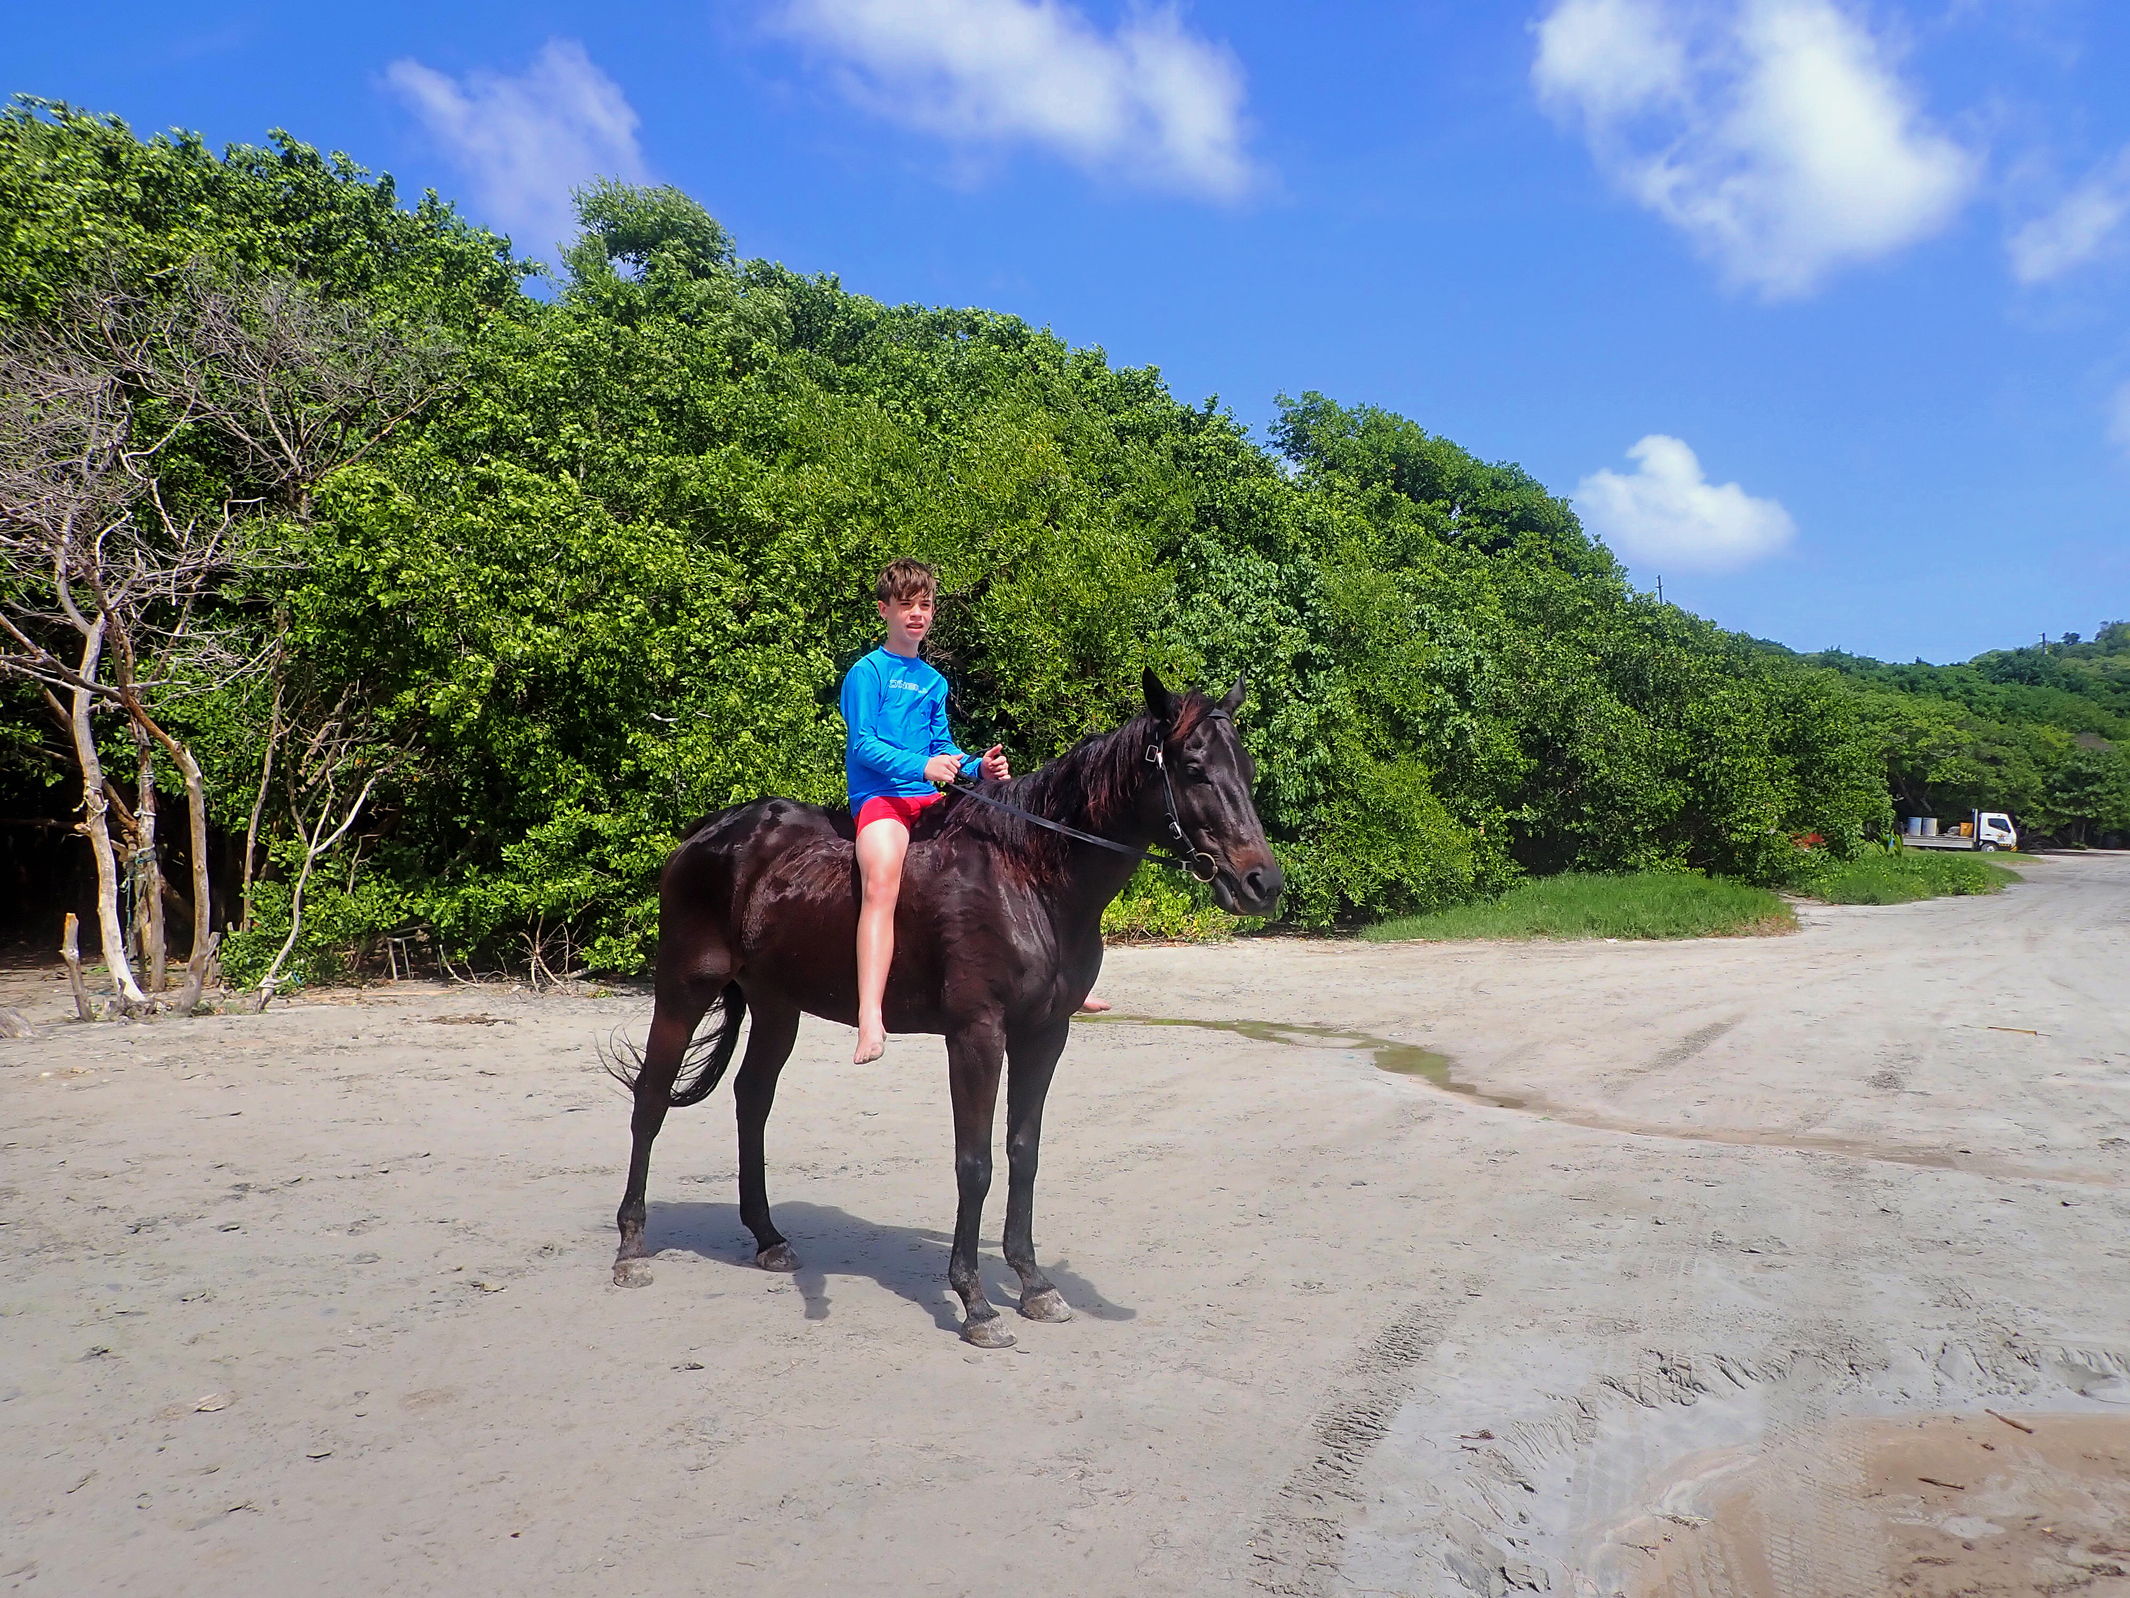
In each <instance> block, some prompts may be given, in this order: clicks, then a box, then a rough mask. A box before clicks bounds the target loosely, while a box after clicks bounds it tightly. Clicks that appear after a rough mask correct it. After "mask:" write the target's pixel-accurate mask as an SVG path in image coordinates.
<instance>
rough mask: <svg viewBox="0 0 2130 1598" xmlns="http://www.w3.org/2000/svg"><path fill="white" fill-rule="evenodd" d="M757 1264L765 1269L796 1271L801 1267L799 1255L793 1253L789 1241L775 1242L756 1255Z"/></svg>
mask: <svg viewBox="0 0 2130 1598" xmlns="http://www.w3.org/2000/svg"><path fill="white" fill-rule="evenodd" d="M754 1262H755V1264H757V1265H759V1266H761V1267H762V1269H763V1270H765V1271H786V1272H789V1271H795V1270H797V1269H798V1268H799V1256H798V1255H796V1254H794V1253H792V1251H791V1245H790V1244H789V1243H773V1244H771V1245H770V1246H769V1247H768V1248H765V1249H763V1250H762V1252H761V1253H759V1254H757V1255H755V1257H754Z"/></svg>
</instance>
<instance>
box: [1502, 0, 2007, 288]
mask: <svg viewBox="0 0 2130 1598" xmlns="http://www.w3.org/2000/svg"><path fill="white" fill-rule="evenodd" d="M1535 31H1536V33H1537V37H1538V51H1537V55H1536V58H1535V59H1534V60H1533V62H1532V67H1531V77H1532V83H1533V85H1534V86H1535V88H1536V90H1537V93H1538V97H1539V101H1540V103H1541V104H1542V105H1543V106H1544V107H1545V108H1546V109H1547V110H1548V111H1550V112H1551V113H1552V114H1553V115H1554V116H1555V117H1557V118H1558V119H1559V120H1561V121H1562V122H1564V123H1567V124H1570V125H1572V126H1575V127H1578V128H1579V129H1580V130H1581V132H1582V134H1583V136H1584V139H1585V141H1586V142H1587V143H1588V144H1589V146H1590V150H1591V153H1592V154H1593V155H1594V156H1595V157H1596V159H1597V162H1598V165H1599V167H1600V168H1601V169H1602V170H1603V171H1604V172H1605V174H1606V175H1607V177H1608V178H1610V179H1611V181H1612V182H1613V183H1615V184H1616V185H1617V186H1618V187H1619V188H1620V189H1621V190H1622V191H1624V192H1625V193H1626V194H1628V195H1629V196H1630V197H1632V198H1633V199H1634V200H1636V201H1637V202H1638V203H1640V204H1641V205H1643V206H1645V207H1647V208H1648V209H1649V210H1651V211H1653V212H1655V213H1656V214H1657V215H1658V216H1660V217H1662V218H1663V219H1664V220H1665V221H1667V222H1669V223H1671V224H1672V225H1673V226H1674V227H1676V228H1678V229H1679V230H1680V231H1681V232H1683V233H1685V234H1686V235H1687V237H1688V238H1690V239H1691V240H1692V241H1693V242H1694V244H1695V245H1696V247H1697V248H1699V249H1700V250H1701V252H1702V253H1703V254H1705V255H1707V256H1708V257H1710V258H1711V259H1712V260H1714V261H1715V263H1716V265H1717V267H1718V269H1719V270H1720V271H1721V272H1722V274H1723V276H1724V277H1725V279H1726V280H1727V281H1729V282H1730V283H1732V284H1734V285H1738V286H1742V287H1746V288H1751V289H1755V290H1757V291H1759V292H1760V293H1761V294H1763V295H1764V296H1766V297H1767V298H1769V299H1786V298H1795V297H1798V296H1801V295H1805V294H1809V293H1811V292H1812V291H1813V290H1814V289H1816V288H1818V287H1819V285H1820V284H1821V283H1822V282H1824V281H1825V280H1826V278H1827V277H1828V276H1829V275H1830V274H1831V273H1832V272H1834V271H1835V270H1836V269H1837V268H1839V267H1842V266H1845V265H1851V264H1855V263H1860V262H1864V261H1871V260H1876V259H1878V258H1880V257H1883V256H1886V255H1890V254H1892V253H1894V252H1895V251H1897V250H1900V249H1903V248H1905V247H1907V246H1908V245H1911V244H1914V243H1916V242H1917V241H1919V240H1921V239H1925V238H1928V237H1929V236H1931V235H1932V234H1934V233H1936V232H1938V231H1939V230H1940V229H1942V228H1944V227H1945V226H1946V225H1947V224H1948V223H1950V222H1951V221H1952V219H1953V218H1954V216H1956V215H1957V214H1958V213H1959V210H1960V208H1961V206H1962V205H1963V204H1964V203H1965V202H1966V200H1967V197H1968V196H1969V194H1970V193H1972V192H1973V189H1974V186H1975V182H1976V179H1977V176H1978V172H1979V163H1978V161H1977V160H1976V158H1975V157H1974V156H1973V155H1972V154H1971V153H1970V152H1969V151H1967V150H1965V149H1963V148H1962V147H1960V146H1959V145H1957V144H1955V143H1954V142H1953V141H1952V140H1950V139H1948V138H1946V137H1945V136H1944V135H1943V134H1941V133H1938V132H1937V131H1935V130H1934V129H1933V128H1932V127H1931V126H1930V125H1929V123H1928V122H1927V120H1926V119H1925V118H1924V116H1923V114H1922V112H1921V111H1920V109H1919V108H1918V106H1917V104H1916V100H1915V96H1914V94H1913V92H1912V91H1911V90H1910V88H1909V87H1908V86H1907V85H1906V84H1905V83H1903V82H1902V81H1901V79H1900V78H1899V77H1898V76H1896V74H1895V73H1894V72H1893V70H1892V69H1891V67H1890V66H1889V65H1888V64H1887V61H1886V59H1885V56H1886V51H1885V49H1884V47H1883V46H1882V45H1881V43H1880V42H1879V41H1878V40H1877V39H1875V38H1874V37H1873V36H1872V35H1871V33H1870V32H1869V31H1868V30H1867V29H1866V28H1865V27H1864V25H1863V24H1862V23H1861V22H1859V21H1858V20H1856V19H1855V18H1853V17H1851V16H1850V15H1848V14H1847V13H1845V12H1844V11H1842V10H1840V9H1838V8H1837V7H1836V6H1835V5H1834V4H1833V3H1832V0H1737V3H1736V4H1733V5H1729V6H1725V7H1722V8H1720V9H1719V10H1716V11H1711V10H1709V9H1707V8H1705V7H1701V6H1693V5H1688V4H1685V3H1683V0H1557V3H1556V4H1555V5H1554V7H1553V9H1552V10H1551V12H1549V13H1548V14H1547V16H1546V17H1545V19H1544V20H1543V21H1542V22H1540V23H1539V24H1538V25H1537V28H1536V30H1535Z"/></svg>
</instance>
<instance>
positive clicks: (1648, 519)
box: [1575, 433, 1797, 572]
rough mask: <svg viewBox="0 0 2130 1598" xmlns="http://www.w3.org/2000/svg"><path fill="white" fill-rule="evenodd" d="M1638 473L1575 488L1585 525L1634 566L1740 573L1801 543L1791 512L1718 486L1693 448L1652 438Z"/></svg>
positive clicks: (1639, 451)
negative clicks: (1794, 541)
mask: <svg viewBox="0 0 2130 1598" xmlns="http://www.w3.org/2000/svg"><path fill="white" fill-rule="evenodd" d="M1627 458H1628V459H1629V460H1631V461H1633V462H1635V463H1636V469H1635V470H1634V471H1633V472H1632V473H1631V474H1622V473H1620V472H1615V471H1613V470H1611V469H1610V468H1606V469H1603V470H1600V471H1596V472H1592V473H1591V474H1590V475H1589V476H1588V477H1586V478H1584V479H1583V480H1582V481H1581V482H1580V483H1578V484H1577V485H1576V488H1575V508H1576V511H1577V513H1578V514H1579V515H1580V516H1581V517H1582V519H1583V525H1584V526H1586V527H1588V528H1589V529H1590V531H1592V532H1594V533H1596V534H1597V535H1598V536H1599V537H1600V538H1602V539H1604V540H1605V542H1606V543H1607V544H1609V545H1610V546H1611V547H1612V548H1613V549H1614V550H1616V551H1617V552H1619V553H1620V554H1622V555H1625V556H1627V557H1628V558H1629V559H1630V560H1633V561H1638V562H1643V563H1647V564H1658V565H1662V566H1665V567H1668V568H1670V569H1672V570H1676V571H1708V572H1720V571H1735V570H1736V569H1738V568H1739V567H1741V566H1746V565H1750V564H1751V563H1752V562H1754V561H1756V560H1759V559H1760V558H1761V557H1762V556H1764V555H1772V554H1774V553H1775V552H1776V551H1777V550H1779V549H1781V548H1782V547H1783V546H1785V545H1786V544H1788V543H1789V542H1790V540H1791V539H1793V538H1795V537H1796V536H1797V524H1796V523H1795V522H1793V521H1791V520H1790V513H1789V512H1788V511H1786V510H1784V509H1783V508H1782V505H1781V504H1780V503H1779V502H1778V501H1776V500H1772V499H1756V498H1754V497H1753V496H1752V495H1751V494H1748V493H1747V492H1746V491H1745V490H1744V489H1742V488H1740V487H1739V486H1738V485H1737V484H1736V483H1723V484H1721V485H1718V484H1715V483H1711V482H1710V481H1708V479H1707V478H1705V477H1703V476H1702V475H1701V462H1700V461H1699V459H1697V458H1696V457H1695V455H1694V452H1693V451H1692V450H1691V449H1689V448H1687V446H1686V444H1685V443H1684V442H1683V441H1682V440H1680V439H1676V438H1670V437H1667V436H1666V435H1665V434H1663V433H1651V434H1650V435H1649V436H1648V437H1647V438H1645V439H1643V440H1642V441H1641V442H1640V443H1639V444H1637V445H1635V447H1634V448H1633V449H1630V450H1629V451H1628V452H1627Z"/></svg>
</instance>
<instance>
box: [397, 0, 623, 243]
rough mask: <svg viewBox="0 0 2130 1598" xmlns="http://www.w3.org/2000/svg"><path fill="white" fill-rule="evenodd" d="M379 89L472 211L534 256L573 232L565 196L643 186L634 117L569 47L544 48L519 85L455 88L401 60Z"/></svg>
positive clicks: (470, 81)
mask: <svg viewBox="0 0 2130 1598" xmlns="http://www.w3.org/2000/svg"><path fill="white" fill-rule="evenodd" d="M385 82H386V84H387V85H388V86H389V87H390V88H391V89H392V91H393V92H394V93H395V94H396V95H398V96H399V98H400V100H401V101H403V102H404V103H405V104H406V106H407V108H408V109H409V110H411V111H412V112H413V113H414V115H415V117H416V118H417V119H418V120H419V121H420V122H421V124H422V126H423V127H424V128H426V129H427V130H428V133H429V136H430V138H432V139H433V140H435V142H436V143H437V145H438V146H439V147H440V148H441V149H442V151H443V153H444V155H445V156H446V157H447V158H448V159H449V160H450V161H451V163H452V164H453V165H454V166H456V167H457V168H458V169H459V170H460V171H461V172H462V173H464V174H465V175H466V177H467V179H468V180H469V181H470V182H471V184H472V186H473V199H472V210H473V212H474V214H475V215H476V216H477V217H478V218H479V219H480V220H482V221H484V222H486V223H488V224H489V225H490V226H492V227H496V228H499V229H501V230H502V231H504V232H506V233H508V234H510V235H511V238H512V240H513V242H514V243H515V244H516V246H517V249H518V252H519V253H520V254H521V255H535V256H537V255H541V254H544V253H546V252H547V251H548V250H550V249H552V248H553V247H554V246H555V245H557V244H559V243H562V242H564V241H566V240H568V239H570V238H573V237H574V236H575V235H576V232H577V221H576V213H575V212H574V211H573V210H572V209H571V208H570V198H569V191H570V190H571V189H572V188H573V187H575V186H576V185H577V184H580V183H583V182H585V181H587V180H588V179H591V178H595V177H610V178H620V179H622V180H624V181H626V182H630V183H641V182H643V181H644V180H645V177H646V175H647V174H646V169H645V166H644V160H643V153H642V151H641V150H639V149H638V148H637V144H636V128H637V123H638V119H637V116H636V112H635V111H634V110H633V109H632V108H631V107H630V105H629V102H628V98H627V97H626V96H625V95H624V94H623V93H622V92H621V86H620V85H619V84H617V83H616V82H615V81H614V80H613V79H612V78H610V77H608V76H607V75H606V74H605V73H604V72H601V71H600V70H599V69H598V68H597V67H596V66H594V65H592V60H591V57H589V56H587V55H586V54H585V53H584V46H583V45H581V44H579V43H577V42H576V41H575V40H574V39H550V40H548V42H547V43H546V44H545V45H544V46H543V47H542V48H541V50H540V53H539V55H537V56H535V57H534V58H533V63H532V65H531V66H530V67H528V68H527V69H526V71H525V73H524V75H523V76H522V77H515V78H512V77H505V76H503V75H501V74H500V73H495V72H487V71H481V70H475V71H473V72H469V73H468V74H467V75H466V78H465V81H464V82H463V83H461V82H458V81H455V80H453V79H451V78H448V77H446V76H445V75H444V74H443V73H441V72H438V71H436V70H434V69H433V68H430V67H425V66H423V65H422V64H421V63H420V62H419V61H415V60H411V59H402V60H398V61H395V62H393V63H392V65H391V66H390V67H388V68H387V69H386V70H385Z"/></svg>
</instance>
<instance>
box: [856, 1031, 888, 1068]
mask: <svg viewBox="0 0 2130 1598" xmlns="http://www.w3.org/2000/svg"><path fill="white" fill-rule="evenodd" d="M885 1053H887V1031H886V1029H885V1028H881V1027H860V1028H859V1029H858V1052H857V1053H855V1054H853V1055H852V1056H851V1064H853V1065H871V1064H872V1063H873V1062H874V1061H875V1060H877V1059H879V1058H880V1056H881V1055H883V1054H885Z"/></svg>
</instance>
